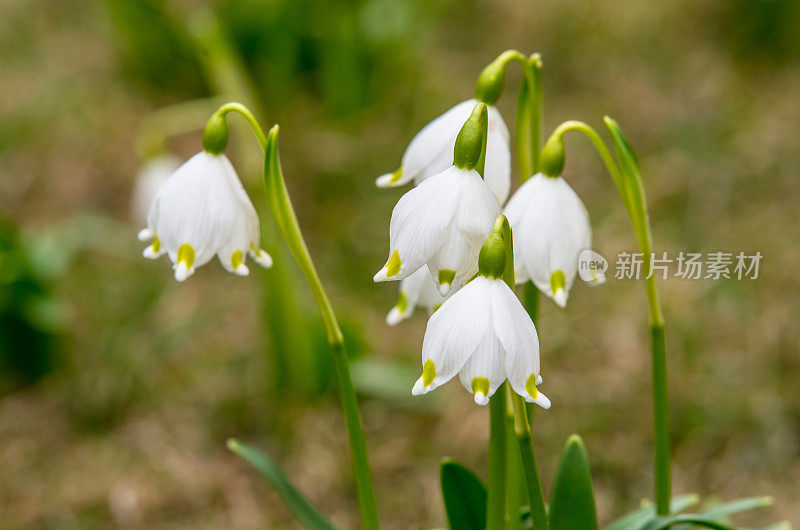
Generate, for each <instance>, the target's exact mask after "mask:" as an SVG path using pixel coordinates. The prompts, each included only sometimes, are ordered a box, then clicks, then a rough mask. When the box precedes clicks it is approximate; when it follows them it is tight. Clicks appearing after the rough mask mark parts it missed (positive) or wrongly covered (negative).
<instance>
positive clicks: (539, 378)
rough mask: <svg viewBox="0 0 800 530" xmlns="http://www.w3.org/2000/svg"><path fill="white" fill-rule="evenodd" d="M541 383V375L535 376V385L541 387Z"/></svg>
mask: <svg viewBox="0 0 800 530" xmlns="http://www.w3.org/2000/svg"><path fill="white" fill-rule="evenodd" d="M542 381H543V379H542V376H541V375H537V376H536V384H537V385H541V384H542Z"/></svg>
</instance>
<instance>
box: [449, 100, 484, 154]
mask: <svg viewBox="0 0 800 530" xmlns="http://www.w3.org/2000/svg"><path fill="white" fill-rule="evenodd" d="M488 130H489V114H488V110H487V108H486V104H485V103H478V104H477V105H475V108H474V109H472V114H471V115H470V117H469V118H467V121H466V122H464V125H463V126H462V127H461V131H460V132H459V133H458V136H457V137H456V145H455V149H454V150H453V165H455V166H456V167H458V168H460V169H476V168H477V167H478V164H479V163H480V160H481V156H482V155H483V153H484V152H485V150H486V135H487V134H488Z"/></svg>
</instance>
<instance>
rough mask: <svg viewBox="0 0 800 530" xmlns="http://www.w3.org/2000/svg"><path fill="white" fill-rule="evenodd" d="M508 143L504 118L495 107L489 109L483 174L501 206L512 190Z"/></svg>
mask: <svg viewBox="0 0 800 530" xmlns="http://www.w3.org/2000/svg"><path fill="white" fill-rule="evenodd" d="M508 142H509V134H508V128H507V127H506V124H505V122H504V121H503V117H502V116H501V115H500V113H499V112H498V111H497V109H496V108H495V107H493V106H491V107H489V131H488V135H487V138H486V166H485V171H484V173H483V174H484V178H485V180H486V184H487V185H488V186H489V189H491V190H492V193H494V196H495V198H497V201H498V202H499V203H500V204H503V203H504V202H506V199H508V193H509V191H510V190H511V149H510V147H509V143H508Z"/></svg>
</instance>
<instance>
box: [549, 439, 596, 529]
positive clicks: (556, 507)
mask: <svg viewBox="0 0 800 530" xmlns="http://www.w3.org/2000/svg"><path fill="white" fill-rule="evenodd" d="M596 528H598V525H597V512H596V511H595V507H594V494H593V493H592V475H591V472H590V470H589V458H588V456H587V455H586V448H585V447H584V445H583V441H582V440H581V438H580V436H578V435H577V434H573V435H572V436H570V437H569V439H568V440H567V443H566V445H565V446H564V451H563V452H562V453H561V461H560V462H559V464H558V469H557V470H556V476H555V478H554V479H553V487H552V490H551V493H550V529H551V530H594V529H596Z"/></svg>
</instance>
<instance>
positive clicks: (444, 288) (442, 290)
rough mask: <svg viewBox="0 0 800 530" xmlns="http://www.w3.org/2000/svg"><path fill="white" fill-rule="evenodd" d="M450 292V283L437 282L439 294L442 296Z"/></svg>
mask: <svg viewBox="0 0 800 530" xmlns="http://www.w3.org/2000/svg"><path fill="white" fill-rule="evenodd" d="M449 292H450V284H449V283H441V284H439V294H440V295H442V296H447V293H449Z"/></svg>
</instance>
